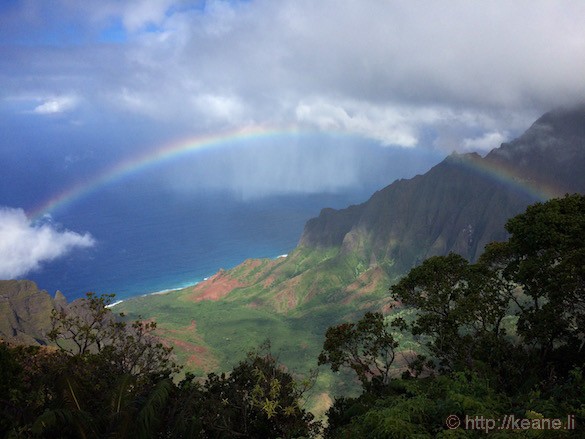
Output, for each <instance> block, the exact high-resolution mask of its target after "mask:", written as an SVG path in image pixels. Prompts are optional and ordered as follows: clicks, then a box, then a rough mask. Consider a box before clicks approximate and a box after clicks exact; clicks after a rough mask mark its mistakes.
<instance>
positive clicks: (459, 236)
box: [300, 106, 585, 277]
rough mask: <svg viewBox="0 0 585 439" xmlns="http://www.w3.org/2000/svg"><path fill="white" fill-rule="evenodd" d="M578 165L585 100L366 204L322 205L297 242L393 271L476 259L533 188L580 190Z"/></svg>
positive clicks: (583, 180) (583, 152) (584, 175)
mask: <svg viewBox="0 0 585 439" xmlns="http://www.w3.org/2000/svg"><path fill="white" fill-rule="evenodd" d="M583 169H585V106H582V107H577V108H572V109H562V110H556V111H553V112H550V113H547V114H545V115H544V116H542V117H541V118H540V119H538V120H537V121H536V122H535V123H534V124H533V125H532V127H531V128H530V129H529V130H527V131H526V133H525V134H524V135H522V136H521V137H520V138H518V139H516V140H514V141H512V142H510V143H506V144H502V145H501V146H500V147H499V148H498V149H495V150H493V151H492V152H490V153H489V154H488V155H487V156H486V157H485V158H482V157H480V156H479V155H478V154H464V155H458V154H453V155H451V156H449V157H448V158H446V159H445V160H444V161H443V162H442V163H440V164H438V165H437V166H435V167H434V168H432V169H431V170H430V171H429V172H427V173H426V174H424V175H419V176H416V177H414V178H412V179H409V180H399V181H395V182H394V183H392V184H391V185H389V186H387V187H386V188H384V189H382V190H380V191H378V192H376V193H375V194H374V195H373V196H372V197H371V198H370V199H369V200H368V201H366V202H365V203H363V204H360V205H358V206H350V207H349V208H347V209H342V210H333V209H324V210H323V211H322V212H321V214H320V215H319V217H317V218H314V219H312V220H310V221H309V222H307V224H306V226H305V230H304V232H303V235H302V237H301V239H300V247H306V248H324V247H337V246H339V247H341V249H342V252H344V253H355V254H357V255H359V256H361V257H363V258H366V259H368V260H375V261H384V268H385V270H386V271H387V273H388V274H389V275H390V276H391V277H393V276H397V275H401V274H403V273H405V272H406V271H408V270H409V269H410V268H412V267H413V266H415V265H417V264H418V263H420V262H421V261H422V260H424V259H425V258H428V257H430V256H433V255H443V254H447V253H449V252H456V253H459V254H461V255H463V256H464V257H466V258H468V259H469V260H475V259H476V258H477V257H478V256H479V255H480V254H481V252H482V251H483V248H484V246H485V245H486V244H487V243H489V242H491V241H498V240H503V239H505V238H506V234H505V230H504V224H505V222H506V221H507V219H508V218H510V217H512V216H514V215H516V214H518V213H520V212H522V211H523V210H524V209H525V208H526V206H528V205H529V204H531V203H533V202H536V201H539V197H538V196H536V195H535V194H546V195H549V196H562V195H563V194H564V193H574V192H581V193H585V172H583ZM502 176H505V179H502ZM521 188H525V189H526V188H529V189H530V190H523V189H521Z"/></svg>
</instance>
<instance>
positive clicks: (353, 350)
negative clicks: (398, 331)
mask: <svg viewBox="0 0 585 439" xmlns="http://www.w3.org/2000/svg"><path fill="white" fill-rule="evenodd" d="M397 347H398V344H397V343H396V341H395V340H394V338H393V336H392V334H391V333H390V332H389V330H388V325H387V324H386V322H385V321H384V316H383V315H382V314H380V313H369V312H368V313H366V314H365V315H364V317H363V318H362V319H360V320H359V321H358V322H357V323H342V324H341V325H337V326H333V327H331V328H329V329H328V330H327V333H326V334H325V343H324V344H323V351H322V352H321V354H320V355H319V365H321V364H330V365H331V369H332V370H333V371H334V372H337V371H339V368H340V367H342V366H344V367H349V368H350V369H352V370H353V371H354V372H355V373H356V375H357V377H358V379H359V380H360V381H361V383H362V386H363V387H364V388H365V389H370V388H371V387H375V386H377V385H386V384H388V382H389V380H390V371H391V366H392V363H393V362H394V359H395V356H396V352H395V349H396V348H397Z"/></svg>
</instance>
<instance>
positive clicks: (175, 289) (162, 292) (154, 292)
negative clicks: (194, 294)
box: [106, 253, 288, 308]
mask: <svg viewBox="0 0 585 439" xmlns="http://www.w3.org/2000/svg"><path fill="white" fill-rule="evenodd" d="M286 257H288V253H284V254H281V255H278V256H275V257H272V258H258V259H272V260H276V259H281V258H286ZM219 270H221V268H220V269H218V270H217V271H219ZM217 271H216V273H217ZM210 277H211V276H207V277H204V278H203V279H201V280H198V281H195V282H190V283H186V284H184V285H181V286H179V287H175V288H167V289H164V290H158V291H153V292H150V293H144V294H137V295H135V296H132V297H128V298H126V299H120V300H116V301H115V302H114V303H111V304H109V305H107V306H106V308H113V307H115V306H116V305H119V304H120V303H123V302H125V301H127V300H132V299H134V298H136V297H147V296H157V295H162V294H169V293H172V292H174V291H180V290H183V289H185V288H190V287H194V286H195V285H197V284H199V283H201V282H205V281H206V280H207V279H209V278H210Z"/></svg>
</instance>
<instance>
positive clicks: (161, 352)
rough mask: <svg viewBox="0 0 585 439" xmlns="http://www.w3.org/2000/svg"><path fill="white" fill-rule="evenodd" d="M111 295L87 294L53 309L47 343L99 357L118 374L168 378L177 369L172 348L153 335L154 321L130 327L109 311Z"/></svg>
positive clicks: (119, 316)
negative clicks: (101, 356) (102, 357)
mask: <svg viewBox="0 0 585 439" xmlns="http://www.w3.org/2000/svg"><path fill="white" fill-rule="evenodd" d="M113 298H114V295H113V294H106V295H102V296H97V295H95V294H94V293H87V295H86V298H85V299H84V300H80V301H76V302H74V303H73V304H71V305H69V306H68V307H67V308H63V309H60V310H53V312H52V315H51V322H52V329H51V331H50V332H49V334H48V337H49V340H51V341H52V342H54V343H55V344H56V345H57V346H58V347H59V349H61V350H62V351H64V352H66V353H68V354H69V355H73V356H84V355H88V354H91V353H98V354H102V355H103V356H104V357H107V358H108V359H109V361H110V362H111V363H112V365H115V366H116V367H117V369H118V370H119V371H120V373H121V374H130V375H132V376H147V375H150V374H160V375H161V376H169V375H170V374H171V373H173V372H177V371H178V370H179V367H178V366H177V365H176V364H175V363H174V362H173V360H172V356H171V353H172V348H171V347H166V346H164V345H163V344H162V343H161V342H160V340H159V339H158V338H157V337H155V336H154V331H155V330H156V322H154V321H150V322H146V321H142V320H140V319H139V320H136V321H134V322H132V323H131V324H130V325H128V324H127V322H125V321H124V320H122V318H123V317H124V315H123V314H119V315H118V316H116V315H114V314H113V313H112V311H111V310H110V309H109V308H108V306H109V305H110V304H111V302H112V300H113Z"/></svg>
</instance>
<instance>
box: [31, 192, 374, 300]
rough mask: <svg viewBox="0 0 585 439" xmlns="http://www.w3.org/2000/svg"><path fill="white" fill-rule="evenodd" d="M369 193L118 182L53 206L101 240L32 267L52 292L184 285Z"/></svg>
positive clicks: (286, 241)
mask: <svg viewBox="0 0 585 439" xmlns="http://www.w3.org/2000/svg"><path fill="white" fill-rule="evenodd" d="M365 195H366V194H365V193H359V192H355V191H354V192H352V193H344V194H331V193H330V194H309V195H307V194H299V195H286V196H271V197H266V198H261V199H256V200H241V199H238V198H237V197H234V196H233V195H231V194H229V193H219V192H213V193H197V194H189V195H187V194H177V193H173V192H169V191H166V190H162V189H161V190H158V189H157V188H154V187H143V186H141V185H132V186H124V185H122V186H120V185H117V186H113V187H111V188H109V189H108V190H102V191H99V192H98V193H96V194H93V195H92V196H90V197H86V198H84V199H82V200H79V201H78V202H76V203H73V204H72V205H69V206H67V207H66V208H62V209H59V210H57V211H56V212H53V213H52V221H53V222H54V224H55V225H56V226H58V227H62V228H67V229H69V230H73V231H76V232H80V233H82V232H89V233H91V234H92V236H93V237H94V238H95V239H96V241H97V243H96V245H95V246H94V247H93V248H89V249H80V250H79V249H78V250H75V251H73V252H72V253H70V254H68V255H67V256H66V257H64V258H62V259H58V260H55V261H52V262H49V263H45V264H44V265H43V267H42V268H41V270H38V271H35V272H32V273H28V274H27V275H26V278H28V279H32V280H34V281H35V282H36V283H37V285H38V286H39V288H41V289H44V290H47V291H48V292H49V293H50V294H54V292H55V291H57V290H60V291H61V292H63V293H64V294H65V296H66V297H67V298H68V299H69V300H72V299H75V298H78V297H81V296H82V295H84V294H85V293H86V292H88V291H93V292H96V293H98V294H101V293H115V294H116V300H119V299H124V298H128V297H131V296H135V295H141V294H148V293H152V292H156V291H161V290H166V289H173V288H179V287H184V286H187V285H190V284H193V283H196V282H199V281H201V280H202V279H204V278H205V277H208V276H211V275H212V274H214V273H216V272H217V271H218V270H219V269H220V268H225V269H228V268H231V267H233V266H235V265H237V264H239V263H240V262H242V261H243V260H245V259H246V258H251V257H254V258H256V257H267V258H274V257H277V256H279V255H281V254H286V253H288V252H290V251H291V250H292V249H294V247H295V246H296V244H297V242H298V240H299V238H300V236H301V233H302V230H303V226H304V224H305V222H306V221H307V220H308V219H309V218H311V217H314V216H316V215H318V213H319V211H320V209H321V208H323V207H335V208H341V207H345V206H347V205H349V204H351V203H356V202H361V201H363V200H364V199H365Z"/></svg>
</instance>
